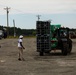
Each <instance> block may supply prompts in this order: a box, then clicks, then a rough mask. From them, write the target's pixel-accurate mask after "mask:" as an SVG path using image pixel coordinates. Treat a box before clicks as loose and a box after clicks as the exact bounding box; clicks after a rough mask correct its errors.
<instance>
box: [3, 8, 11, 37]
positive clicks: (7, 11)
mask: <svg viewBox="0 0 76 75" xmlns="http://www.w3.org/2000/svg"><path fill="white" fill-rule="evenodd" d="M4 9H5V10H6V13H7V35H8V36H9V20H8V14H9V9H10V8H8V7H6V8H4Z"/></svg>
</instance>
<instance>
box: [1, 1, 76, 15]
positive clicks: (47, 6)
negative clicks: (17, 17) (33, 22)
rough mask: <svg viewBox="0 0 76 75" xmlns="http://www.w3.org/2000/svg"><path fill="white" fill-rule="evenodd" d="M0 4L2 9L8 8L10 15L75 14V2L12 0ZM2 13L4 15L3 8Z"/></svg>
mask: <svg viewBox="0 0 76 75" xmlns="http://www.w3.org/2000/svg"><path fill="white" fill-rule="evenodd" d="M0 3H1V4H2V5H3V6H4V7H5V6H8V7H10V8H11V9H10V13H11V14H12V13H43V14H51V13H76V0H12V1H11V0H0ZM1 4H0V5H1ZM3 6H2V7H3ZM0 9H1V8H0ZM0 13H1V12H0ZM2 13H4V11H3V8H2Z"/></svg>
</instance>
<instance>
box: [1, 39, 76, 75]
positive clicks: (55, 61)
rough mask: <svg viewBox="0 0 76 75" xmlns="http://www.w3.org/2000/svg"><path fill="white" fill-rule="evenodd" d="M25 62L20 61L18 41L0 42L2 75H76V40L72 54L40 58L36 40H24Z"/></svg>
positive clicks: (49, 55)
mask: <svg viewBox="0 0 76 75" xmlns="http://www.w3.org/2000/svg"><path fill="white" fill-rule="evenodd" d="M23 40H24V41H23V44H24V46H25V50H24V58H25V61H18V49H17V39H2V40H0V45H1V48H0V75H76V40H73V49H72V53H71V54H70V55H68V56H62V55H61V52H60V51H59V52H58V51H57V52H56V53H54V52H52V53H50V54H45V56H39V53H38V52H36V39H35V38H25V39H23Z"/></svg>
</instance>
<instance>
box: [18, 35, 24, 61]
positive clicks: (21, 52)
mask: <svg viewBox="0 0 76 75" xmlns="http://www.w3.org/2000/svg"><path fill="white" fill-rule="evenodd" d="M22 39H23V36H22V35H20V36H19V39H18V49H19V58H18V60H19V61H21V60H24V58H23V49H25V48H24V46H23V44H22V42H23V40H22Z"/></svg>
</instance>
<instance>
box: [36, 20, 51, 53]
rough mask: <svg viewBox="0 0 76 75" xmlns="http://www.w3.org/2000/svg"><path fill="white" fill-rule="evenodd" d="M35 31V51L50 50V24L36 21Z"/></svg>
mask: <svg viewBox="0 0 76 75" xmlns="http://www.w3.org/2000/svg"><path fill="white" fill-rule="evenodd" d="M36 30H37V33H36V36H37V51H38V52H41V51H43V52H48V51H49V50H50V49H51V41H50V39H51V37H50V22H48V21H37V22H36Z"/></svg>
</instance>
